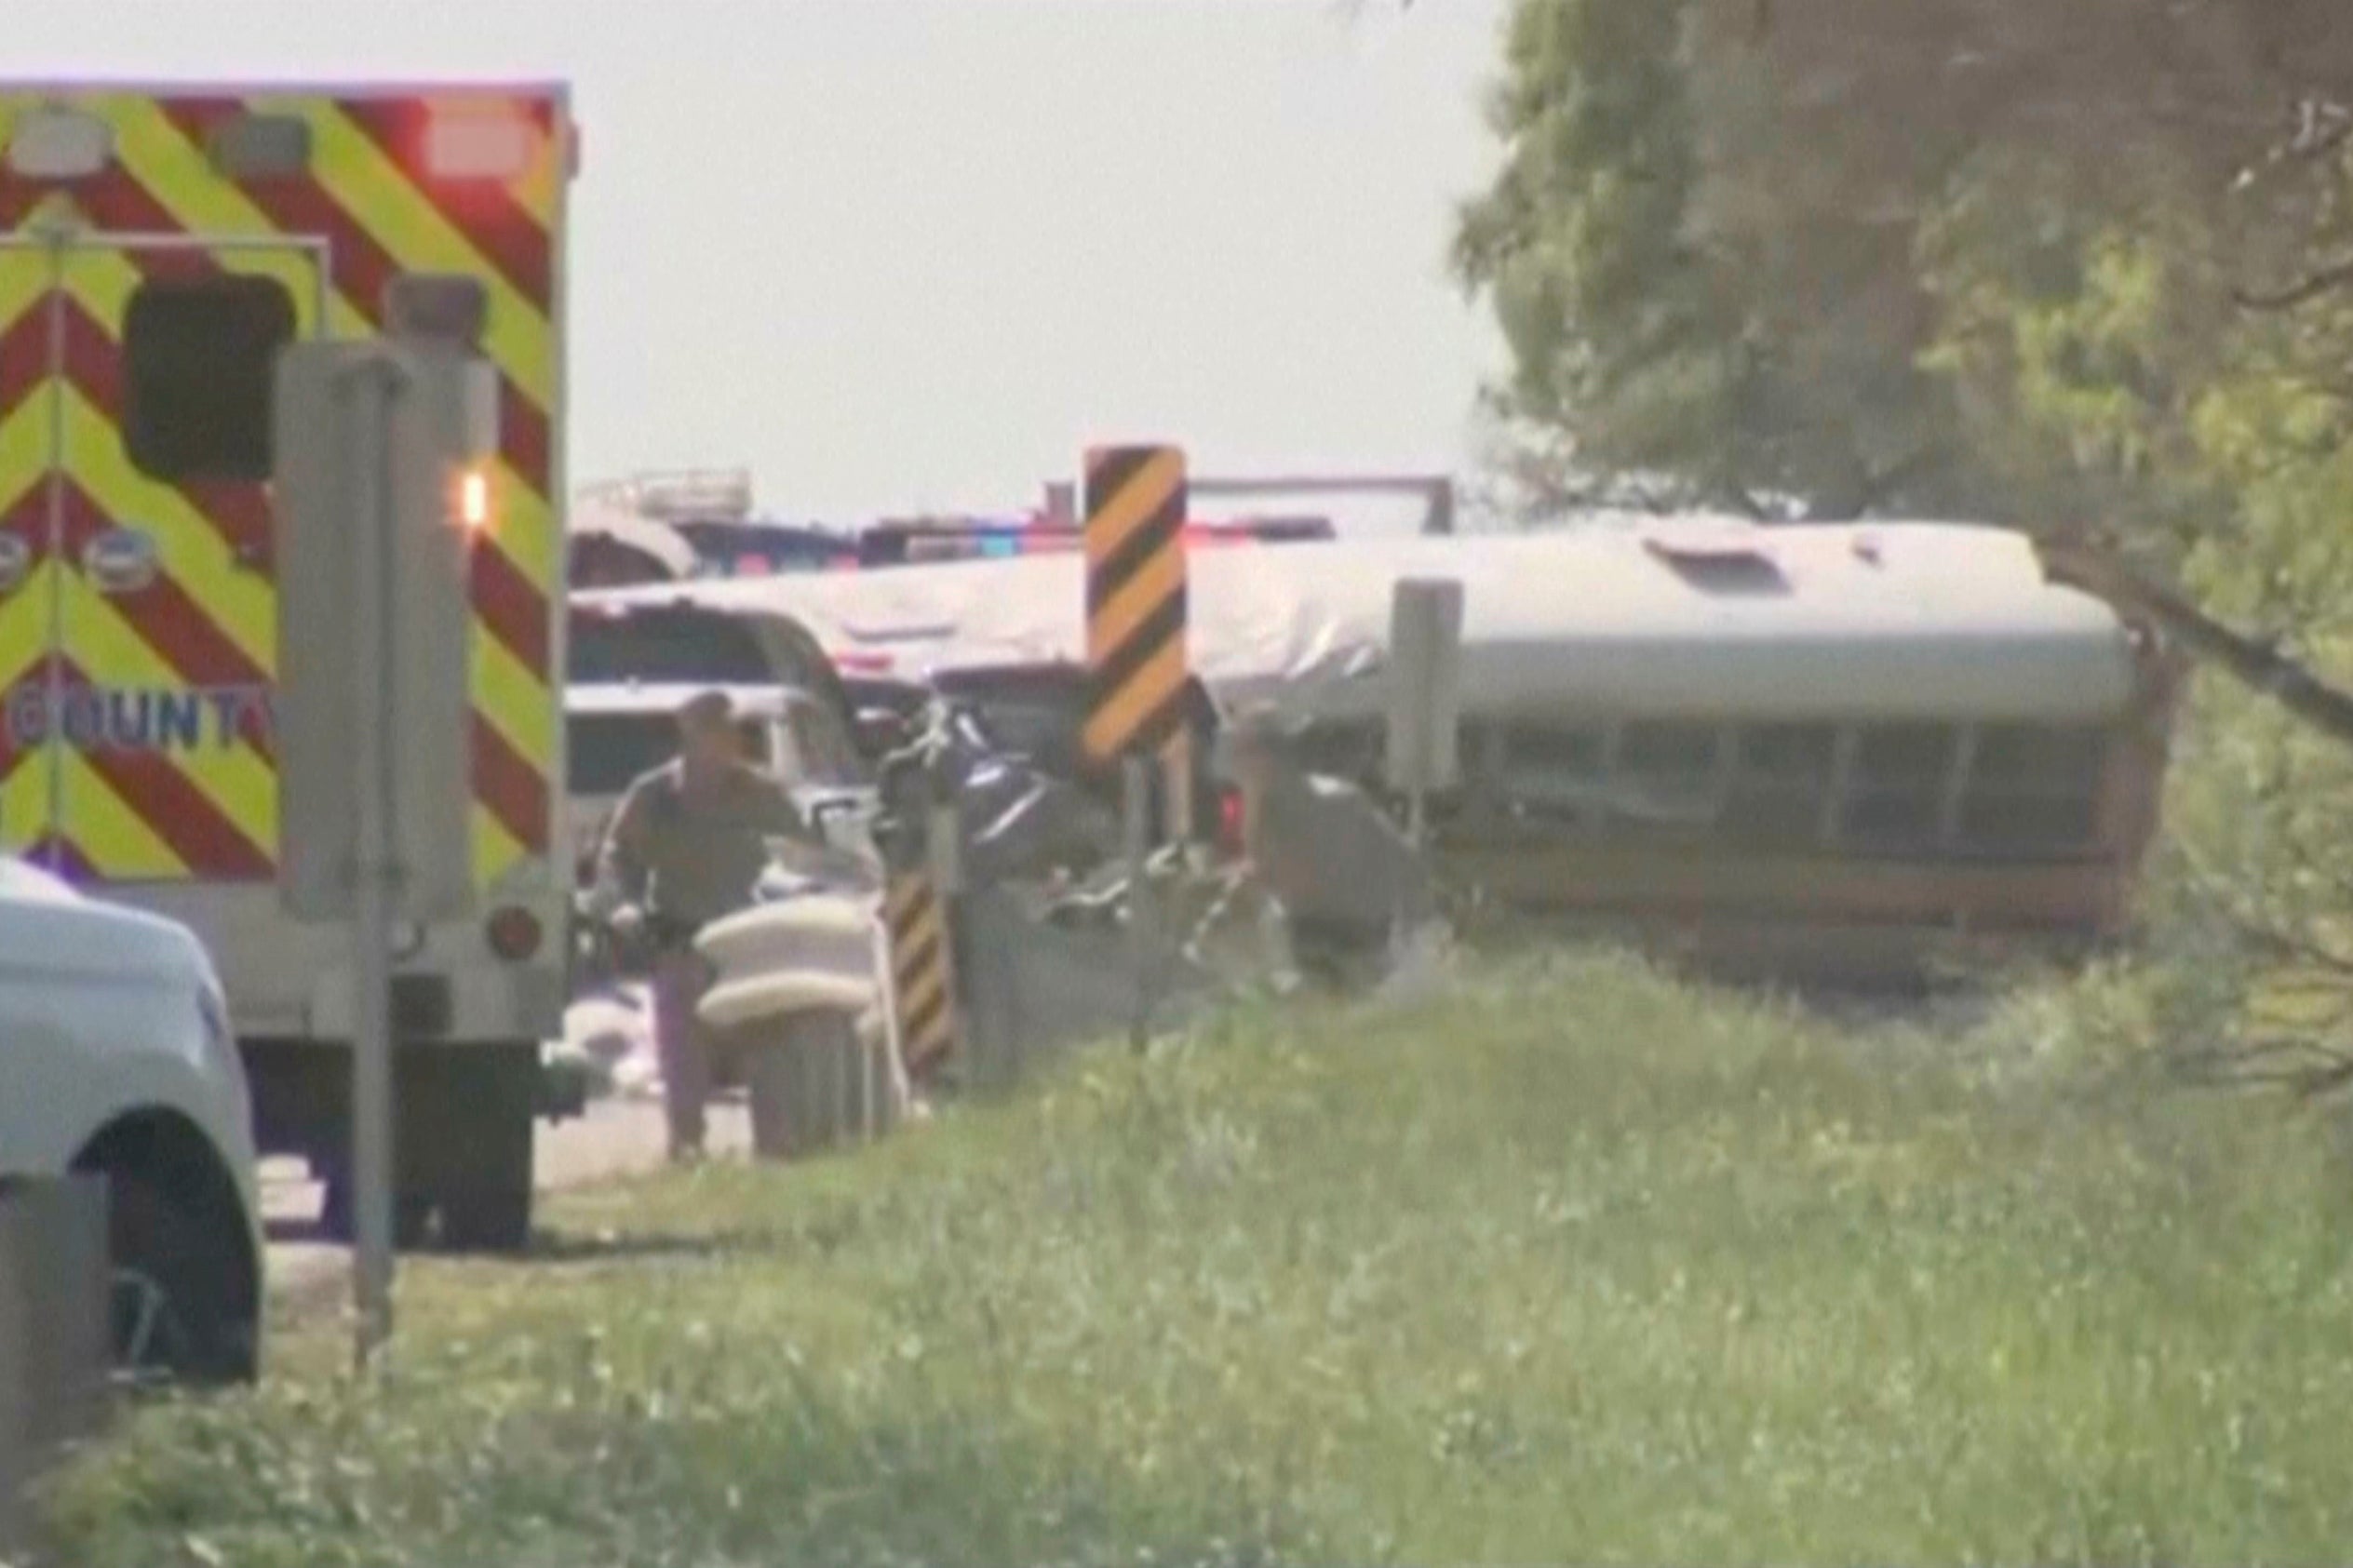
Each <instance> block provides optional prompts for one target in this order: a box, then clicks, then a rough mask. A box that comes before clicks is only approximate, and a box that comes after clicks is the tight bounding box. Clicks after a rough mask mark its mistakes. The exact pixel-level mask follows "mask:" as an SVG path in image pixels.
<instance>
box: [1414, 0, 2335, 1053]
mask: <svg viewBox="0 0 2353 1568" xmlns="http://www.w3.org/2000/svg"><path fill="white" fill-rule="evenodd" d="M1489 113H1490V118H1491V123H1492V124H1493V127H1494V129H1495V132H1496V135H1497V136H1498V138H1499V141H1500V142H1501V144H1502V149H1503V154H1504V156H1503V159H1502V163H1501V167H1500V169H1499V173H1498V175H1497V176H1496V178H1495V181H1494V182H1493V184H1492V185H1491V186H1490V187H1489V188H1488V189H1487V190H1486V191H1485V192H1483V193H1481V194H1479V195H1478V196H1476V197H1475V198H1474V199H1472V200H1471V201H1470V202H1468V203H1467V204H1466V205H1465V207H1464V208H1463V210H1462V213H1461V221H1460V223H1459V232H1458V236H1457V244H1456V249H1455V261H1456V265H1457V270H1458V273H1459V276H1460V278H1461V280H1462V282H1463V283H1464V285H1465V286H1466V288H1468V289H1470V290H1471V291H1472V293H1473V294H1474V295H1476V296H1478V297H1480V298H1483V299H1485V300H1486V301H1487V302H1489V303H1490V304H1491V306H1492V308H1493V309H1494V311H1495V313H1496V315H1497V318H1498V319H1499V322H1500V323H1501V325H1502V327H1503V329H1504V334H1505V337H1506V340H1507V342H1508V343H1509V345H1510V348H1511V352H1512V369H1511V374H1510V375H1509V377H1508V378H1507V379H1506V380H1505V381H1504V382H1503V383H1502V384H1501V385H1499V386H1498V387H1496V388H1495V389H1493V391H1492V392H1491V394H1490V402H1491V404H1492V406H1493V408H1494V409H1495V411H1496V413H1497V414H1498V416H1499V419H1500V420H1501V421H1502V422H1504V423H1505V424H1506V425H1507V426H1508V427H1509V428H1510V429H1512V430H1513V431H1514V432H1516V433H1517V434H1518V436H1519V437H1520V442H1519V446H1518V449H1517V463H1518V467H1519V469H1520V470H1521V478H1522V480H1523V485H1522V489H1523V490H1524V491H1526V492H1527V493H1532V494H1535V495H1537V496H1540V497H1545V496H1546V495H1547V493H1548V491H1549V495H1550V498H1551V499H1553V500H1555V501H1557V500H1559V499H1562V498H1565V497H1573V496H1575V495H1576V494H1579V493H1580V491H1581V489H1583V488H1586V487H1590V486H1592V485H1593V484H1597V483H1598V484H1603V485H1607V484H1608V483H1610V482H1612V481H1615V480H1618V479H1620V478H1623V477H1625V476H1634V477H1637V478H1639V479H1641V480H1642V481H1643V482H1644V483H1646V484H1647V485H1649V486H1651V487H1652V488H1653V489H1660V488H1661V487H1663V488H1664V489H1667V490H1670V491H1672V492H1674V493H1675V494H1677V495H1679V496H1681V497H1684V498H1687V499H1701V500H1706V501H1711V502H1734V503H1750V502H1755V501H1758V500H1760V499H1761V498H1766V497H1774V496H1790V497H1795V499H1796V501H1797V503H1798V504H1799V505H1801V506H1802V507H1803V508H1804V509H1805V510H1807V511H1808V512H1809V513H1811V514H1812V515H1815V516H1854V515H1858V514H1872V515H1879V516H1899V515H1904V514H1911V515H1927V514H1941V515H1948V516H1981V517H1987V518H1993V519H1999V520H2010V521H2014V522H2018V523H2021V524H2024V525H2026V526H2030V527H2035V528H2047V527H2050V526H2052V525H2055V524H2059V523H2062V522H2068V521H2076V520H2097V521H2099V522H2101V523H2102V524H2104V526H2105V527H2106V528H2107V529H2109V530H2110V531H2112V532H2114V533H2115V534H2117V535H2118V536H2120V537H2122V538H2123V539H2125V540H2126V541H2127V542H2128V543H2129V545H2130V547H2131V551H2132V552H2133V554H2134V556H2136V558H2138V559H2139V560H2140V561H2142V562H2143V563H2144V564H2146V565H2150V566H2154V567H2156V568H2157V569H2158V570H2162V571H2164V572H2167V573H2169V574H2177V575H2178V576H2179V577H2180V578H2181V580H2182V581H2184V582H2185V583H2187V584H2188V585H2189V587H2190V589H2191V591H2192V592H2193V594H2194V595H2195V596H2196V597H2198V599H2199V600H2200V601H2202V602H2203V603H2204V604H2205V605H2207V606H2208V607H2209V608H2210V609H2212V610H2213V611H2214V612H2215V613H2216V614H2218V615H2220V616H2222V617H2223V618H2225V620H2228V621H2230V622H2232V623H2236V624H2238V625H2239V626H2242V627H2244V628H2247V629H2249V630H2251V631H2252V633H2253V634H2254V635H2256V636H2257V637H2262V638H2266V639H2269V640H2273V641H2275V642H2277V644H2278V645H2279V647H2280V648H2281V649H2282V650H2283V651H2285V652H2287V653H2289V654H2290V655H2291V656H2292V657H2294V658H2297V659H2299V660H2302V661H2305V662H2306V663H2309V664H2310V665H2312V666H2313V667H2314V668H2315V669H2317V670H2318V671H2319V673H2320V674H2322V675H2323V676H2324V677H2332V678H2333V679H2335V680H2337V681H2338V682H2340V683H2353V18H2348V17H2347V15H2346V13H2345V11H2344V7H2343V0H1521V3H1520V4H1518V5H1517V6H1516V7H1515V8H1514V9H1513V13H1512V16H1511V20H1510V25H1509V29H1508V35H1507V38H1506V40H1505V47H1504V51H1503V60H1502V68H1501V72H1500V74H1499V81H1498V84H1497V87H1496V88H1495V91H1494V94H1493V97H1492V100H1491V102H1490V105H1489ZM1545 471H1552V472H1553V473H1555V474H1556V475H1557V476H1558V477H1557V478H1556V479H1555V480H1554V481H1553V483H1552V484H1551V485H1550V486H1549V487H1548V486H1547V485H1545V484H1543V483H1541V482H1537V481H1536V477H1535V476H1539V475H1540V474H1541V473H1543V472H1545ZM2179 752H2180V765H2179V766H2178V767H2177V768H2176V770H2175V785H2174V788H2173V792H2172V797H2171V801H2170V814H2171V823H2172V825H2173V827H2174V829H2175V831H2174V832H2173V833H2172V834H2171V836H2170V838H2169V847H2168V851H2167V855H2166V865H2165V873H2166V874H2165V875H2164V876H2163V877H2161V878H2159V879H2158V890H2157V895H2156V899H2155V906H2156V907H2157V908H2158V910H2159V911H2160V912H2161V913H2163V914H2164V916H2165V917H2166V919H2165V921H2164V924H2163V930H2164V931H2165V932H2166V933H2167V935H2168V938H2169V940H2173V941H2178V942H2184V943H2188V944H2191V945H2193V946H2194V947H2195V948H2196V949H2197V951H2198V953H2199V954H2200V955H2201V957H2200V959H2199V963H2200V965H2201V966H2202V969H2203V972H2207V973H2210V974H2215V975H2223V974H2228V975H2231V976H2234V977H2236V981H2243V982H2244V985H2243V986H2242V987H2241V989H2242V991H2243V995H2242V997H2241V999H2242V1000H2244V1001H2246V1002H2247V1003H2248V1006H2247V1007H2246V1008H2245V1009H2243V1010H2242V1012H2240V1014H2239V1025H2237V1026H2239V1027H2240V1028H2243V1029H2244V1030H2246V1031H2248V1032H2249V1038H2254V1037H2255V1036H2259V1035H2260V1034H2261V1033H2262V1031H2263V1030H2264V1029H2265V1028H2266V1027H2267V1026H2268V1025H2266V1022H2265V1020H2266V1018H2268V1017H2270V1016H2271V1015H2270V1014H2269V1013H2267V1012H2266V1008H2267V1007H2268V1006H2269V1005H2270V1003H2269V1002H2268V1001H2266V999H2265V998H2269V997H2274V996H2275V994H2276V993H2277V992H2278V990H2279V985H2280V983H2281V977H2282V976H2292V977H2300V978H2298V979H2297V980H2296V984H2297V985H2305V986H2306V991H2307V992H2309V991H2310V989H2311V988H2312V987H2314V986H2317V987H2318V989H2319V991H2322V992H2326V993H2329V994H2331V995H2333V996H2335V997H2336V998H2338V1001H2339V1003H2341V1004H2345V1005H2341V1006H2339V1007H2338V1008H2337V1010H2336V1011H2335V1012H2330V1013H2329V1014H2328V1016H2329V1017H2330V1018H2331V1019H2332V1020H2333V1021H2334V1023H2333V1025H2332V1026H2333V1027H2340V1028H2341V1027H2342V1025H2344V1023H2345V1022H2346V1019H2347V1018H2353V834H2348V833H2346V831H2345V830H2344V825H2343V824H2344V821H2345V818H2346V814H2347V811H2348V809H2353V754H2348V753H2347V752H2346V750H2345V749H2344V748H2343V747H2342V746H2340V745H2339V744H2337V743H2336V742H2334V741H2333V740H2329V739H2325V738H2322V737H2319V736H2317V735H2315V734H2314V733H2313V732H2311V731H2310V730H2307V729H2305V728H2302V727H2299V726H2297V725H2295V724H2293V723H2292V722H2290V721H2289V720H2287V719H2286V718H2284V717H2282V716H2280V715H2279V714H2278V713H2276V712H2273V711H2270V710H2269V709H2268V708H2266V706H2265V705H2264V704H2261V702H2260V701H2259V700H2258V699H2256V698H2254V697H2252V696H2250V695H2248V694H2247V693H2245V692H2244V691H2241V690H2238V689H2236V688H2232V687H2228V686H2223V685H2216V684H2212V683H2201V686H2200V690H2198V696H2197V699H2196V702H2195V704H2194V712H2193V716H2192V722H2191V723H2190V725H2189V727H2188V729H2187V730H2186V732H2185V737H2184V741H2183V744H2182V745H2181V747H2180V748H2179ZM2224 938H2226V939H2227V940H2223V939H2224ZM2316 977H2317V978H2316ZM2299 1016H2301V1015H2299ZM2294 1026H2295V1027H2297V1028H2299V1029H2308V1028H2309V1027H2310V1026H2311V1024H2310V1019H2309V1018H2308V1017H2306V1018H2303V1021H2302V1022H2299V1023H2297V1024H2295V1025H2294Z"/></svg>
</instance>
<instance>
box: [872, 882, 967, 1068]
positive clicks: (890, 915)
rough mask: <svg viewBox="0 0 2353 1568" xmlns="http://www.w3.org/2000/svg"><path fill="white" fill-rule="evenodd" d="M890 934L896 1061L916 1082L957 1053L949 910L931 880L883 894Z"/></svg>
mask: <svg viewBox="0 0 2353 1568" xmlns="http://www.w3.org/2000/svg"><path fill="white" fill-rule="evenodd" d="M882 920H883V924H884V926H885V928H886V929H887V930H888V931H889V934H890V944H891V990H892V995H893V999H894V1003H895V1007H896V1013H897V1017H898V1025H899V1058H900V1061H901V1062H902V1063H903V1064H904V1065H906V1067H907V1071H908V1076H909V1077H910V1078H913V1079H917V1080H919V1081H921V1079H925V1078H928V1077H930V1076H931V1074H932V1073H933V1071H934V1070H935V1069H936V1068H937V1067H938V1066H939V1065H940V1064H941V1063H942V1062H944V1061H946V1060H947V1059H948V1057H949V1056H950V1055H952V1054H954V1053H955V1050H956V1045H957V1038H958V1034H959V1032H960V1031H959V1030H958V1028H957V1026H956V1025H957V1020H956V970H955V963H954V949H953V947H952V946H951V945H950V944H949V940H948V911H947V909H946V908H945V907H944V906H943V905H942V902H941V900H940V897H939V895H938V893H937V892H936V891H934V889H933V887H932V879H931V878H929V877H923V876H905V877H898V878H893V879H892V882H891V885H890V888H889V890H888V891H886V892H885V893H884V895H883V904H882Z"/></svg>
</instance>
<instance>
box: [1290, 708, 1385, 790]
mask: <svg viewBox="0 0 2353 1568" xmlns="http://www.w3.org/2000/svg"><path fill="white" fill-rule="evenodd" d="M1387 745H1388V737H1387V735H1386V733H1385V732H1384V730H1383V729H1382V727H1381V726H1380V725H1379V724H1378V723H1376V722H1374V721H1373V720H1370V719H1356V720H1345V721H1338V722H1324V723H1318V724H1314V725H1311V726H1310V727H1309V729H1308V730H1307V732H1306V733H1305V734H1303V735H1301V736H1300V737H1299V759H1300V760H1301V761H1302V762H1303V763H1305V764H1306V766H1307V769H1308V771H1310V772H1314V773H1326V774H1329V775H1330V776H1332V777H1333V778H1338V779H1348V780H1351V782H1354V783H1358V784H1369V783H1372V782H1374V781H1377V780H1378V779H1379V778H1381V776H1382V766H1383V760H1384V758H1383V753H1384V751H1385V750H1386V748H1387Z"/></svg>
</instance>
